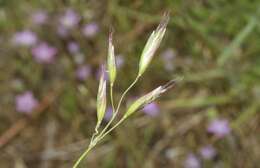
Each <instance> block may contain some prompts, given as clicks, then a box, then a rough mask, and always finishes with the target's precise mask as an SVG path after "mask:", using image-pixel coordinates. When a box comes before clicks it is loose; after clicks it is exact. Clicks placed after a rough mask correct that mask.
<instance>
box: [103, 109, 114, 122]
mask: <svg viewBox="0 0 260 168" xmlns="http://www.w3.org/2000/svg"><path fill="white" fill-rule="evenodd" d="M112 115H113V110H112V107H108V108H107V111H106V114H105V116H104V120H105V121H106V122H108V121H109V120H110V119H111V117H112Z"/></svg>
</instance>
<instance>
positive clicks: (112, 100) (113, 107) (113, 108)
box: [110, 84, 115, 114]
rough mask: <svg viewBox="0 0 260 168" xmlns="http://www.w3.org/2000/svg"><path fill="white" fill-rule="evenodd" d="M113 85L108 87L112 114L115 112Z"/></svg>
mask: <svg viewBox="0 0 260 168" xmlns="http://www.w3.org/2000/svg"><path fill="white" fill-rule="evenodd" d="M113 86H114V85H113V84H111V85H110V99H111V105H112V111H113V114H114V112H115V105H114V98H113Z"/></svg>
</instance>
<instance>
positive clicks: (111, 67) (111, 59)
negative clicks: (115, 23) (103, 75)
mask: <svg viewBox="0 0 260 168" xmlns="http://www.w3.org/2000/svg"><path fill="white" fill-rule="evenodd" d="M112 40H113V32H112V30H111V31H110V33H109V40H108V57H107V67H108V75H109V81H110V85H113V84H114V82H115V80H116V73H117V72H116V59H115V52H114V45H113V41H112Z"/></svg>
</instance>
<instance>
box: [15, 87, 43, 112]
mask: <svg viewBox="0 0 260 168" xmlns="http://www.w3.org/2000/svg"><path fill="white" fill-rule="evenodd" d="M15 101H16V111H18V112H21V113H31V112H32V111H33V110H34V109H35V107H36V106H37V105H38V101H37V100H36V99H35V98H34V96H33V93H32V92H31V91H27V92H25V93H23V94H20V95H17V96H16V98H15Z"/></svg>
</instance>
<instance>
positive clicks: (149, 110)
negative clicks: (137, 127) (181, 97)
mask: <svg viewBox="0 0 260 168" xmlns="http://www.w3.org/2000/svg"><path fill="white" fill-rule="evenodd" d="M143 112H144V113H145V114H147V115H149V116H151V117H155V116H157V115H158V114H159V112H160V109H159V106H158V104H156V103H154V102H152V103H150V104H148V105H146V106H145V107H144V108H143Z"/></svg>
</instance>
